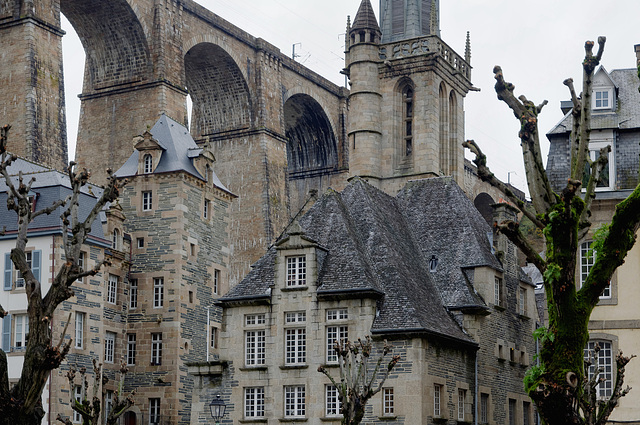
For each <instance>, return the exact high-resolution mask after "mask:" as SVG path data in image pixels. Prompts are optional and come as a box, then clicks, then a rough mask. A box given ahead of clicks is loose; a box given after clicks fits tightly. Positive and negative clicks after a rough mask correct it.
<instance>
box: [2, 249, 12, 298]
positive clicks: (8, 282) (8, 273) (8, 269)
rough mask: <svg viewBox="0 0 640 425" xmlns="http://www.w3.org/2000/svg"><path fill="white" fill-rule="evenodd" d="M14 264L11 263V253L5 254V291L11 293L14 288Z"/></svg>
mask: <svg viewBox="0 0 640 425" xmlns="http://www.w3.org/2000/svg"><path fill="white" fill-rule="evenodd" d="M12 273H13V263H11V253H10V252H7V253H6V254H4V290H5V291H10V290H11V288H12V287H13V276H12Z"/></svg>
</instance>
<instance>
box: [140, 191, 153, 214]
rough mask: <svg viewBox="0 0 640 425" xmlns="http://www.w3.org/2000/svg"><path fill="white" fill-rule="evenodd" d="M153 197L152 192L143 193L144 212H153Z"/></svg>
mask: <svg viewBox="0 0 640 425" xmlns="http://www.w3.org/2000/svg"><path fill="white" fill-rule="evenodd" d="M152 197H153V195H152V192H151V191H150V190H149V191H144V192H142V211H151V209H152V208H153V207H152V201H153V198H152Z"/></svg>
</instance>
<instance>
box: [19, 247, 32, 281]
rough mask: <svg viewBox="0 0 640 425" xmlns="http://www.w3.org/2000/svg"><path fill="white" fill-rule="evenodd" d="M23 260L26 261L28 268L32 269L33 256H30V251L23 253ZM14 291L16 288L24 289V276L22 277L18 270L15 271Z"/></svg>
mask: <svg viewBox="0 0 640 425" xmlns="http://www.w3.org/2000/svg"><path fill="white" fill-rule="evenodd" d="M24 255H25V258H26V259H27V265H28V266H29V268H30V269H31V268H32V263H33V260H32V258H33V255H32V254H31V251H27V252H25V253H24ZM16 276H17V277H16V289H17V288H24V276H22V272H20V271H19V270H16Z"/></svg>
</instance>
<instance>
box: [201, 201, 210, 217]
mask: <svg viewBox="0 0 640 425" xmlns="http://www.w3.org/2000/svg"><path fill="white" fill-rule="evenodd" d="M209 203H210V201H209V200H208V199H205V200H204V205H203V208H202V217H203V218H204V219H208V218H209Z"/></svg>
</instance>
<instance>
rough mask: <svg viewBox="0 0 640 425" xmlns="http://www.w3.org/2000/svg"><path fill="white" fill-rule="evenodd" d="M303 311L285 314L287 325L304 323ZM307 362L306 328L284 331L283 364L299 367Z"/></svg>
mask: <svg viewBox="0 0 640 425" xmlns="http://www.w3.org/2000/svg"><path fill="white" fill-rule="evenodd" d="M306 320H307V316H306V313H305V312H304V311H299V312H288V313H285V322H286V323H287V324H294V323H305V322H306ZM306 361H307V330H306V328H288V329H285V364H287V365H301V364H304V363H305V362H306Z"/></svg>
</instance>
